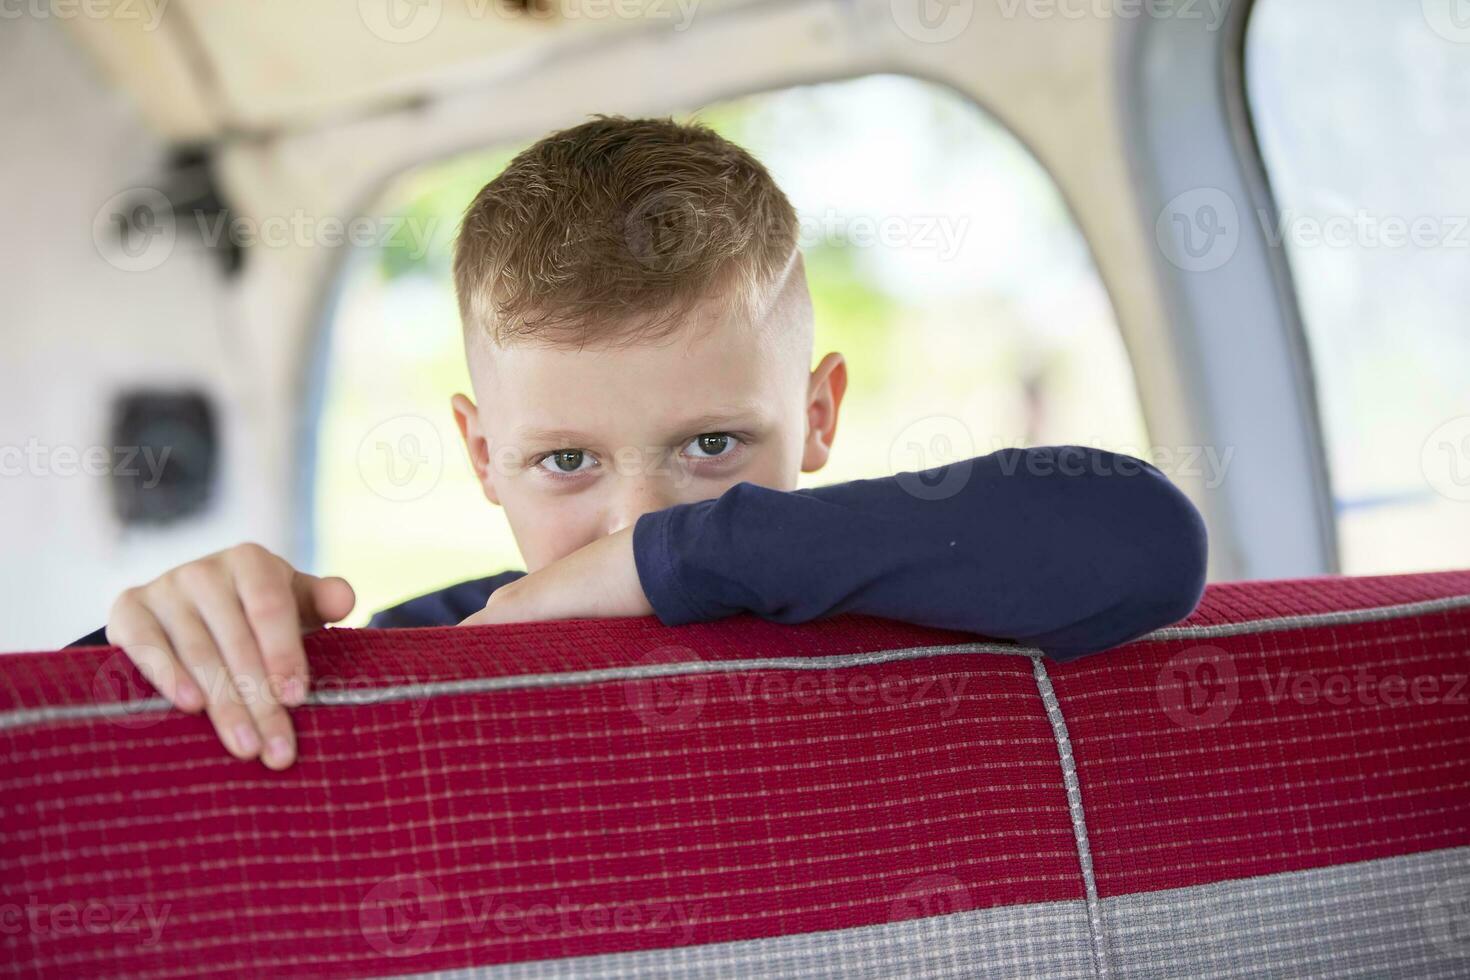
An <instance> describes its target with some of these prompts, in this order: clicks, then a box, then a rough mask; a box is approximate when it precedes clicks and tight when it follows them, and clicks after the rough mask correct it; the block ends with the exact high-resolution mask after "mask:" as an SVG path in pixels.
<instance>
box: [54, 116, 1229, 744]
mask: <svg viewBox="0 0 1470 980" xmlns="http://www.w3.org/2000/svg"><path fill="white" fill-rule="evenodd" d="M797 231H798V227H797V217H796V214H795V212H794V210H793V209H792V207H791V204H790V203H789V202H788V201H787V199H786V197H785V195H784V194H782V192H781V190H780V189H779V188H778V187H777V186H776V184H775V182H774V181H773V180H772V179H771V177H770V175H769V174H768V173H767V172H766V170H765V169H764V167H762V166H761V165H760V164H759V163H758V162H757V161H756V160H754V159H753V158H752V157H751V156H749V155H748V154H747V153H745V152H744V151H743V150H741V149H740V148H738V147H736V146H734V145H733V144H731V143H729V142H728V141H726V140H724V139H722V138H721V137H719V136H717V135H716V134H714V133H713V132H711V131H709V130H708V129H705V128H703V127H699V126H692V125H690V126H686V125H678V124H676V123H674V122H672V121H669V120H657V119H646V120H628V119H622V118H606V117H599V118H596V119H594V120H592V121H590V122H587V123H584V124H582V125H580V126H576V127H573V128H571V129H568V130H564V131H562V132H558V133H553V134H552V135H550V136H548V137H546V138H545V139H543V140H541V141H540V142H538V143H536V144H535V145H534V146H532V147H530V148H529V149H527V150H526V151H525V152H524V153H522V154H520V155H519V156H518V157H516V159H515V160H514V161H513V162H512V163H511V164H510V166H509V168H508V169H507V170H506V171H505V172H504V173H503V174H501V175H500V176H499V177H497V178H496V179H495V180H493V181H491V182H490V183H489V184H488V185H486V186H485V188H484V189H483V190H481V192H480V193H479V195H478V196H477V197H476V199H475V201H474V202H473V203H472V204H471V206H470V208H469V210H468V212H467V213H466V216H465V219H464V223H463V226H462V228H461V231H460V236H459V239H458V240H457V242H456V244H455V257H454V279H455V289H456V292H457V294H458V299H459V308H460V316H461V320H462V324H463V328H464V340H465V351H466V356H467V357H468V359H469V366H470V373H471V376H472V382H473V389H474V393H475V397H476V399H478V403H476V402H475V401H471V400H470V399H469V398H468V397H466V396H465V395H462V394H459V395H455V396H454V397H453V399H452V407H453V410H454V415H455V419H456V421H457V422H458V425H459V429H460V433H461V435H462V436H463V438H464V443H465V447H466V449H467V450H468V453H469V456H470V460H471V462H472V464H473V466H474V470H475V473H476V475H477V477H478V478H479V481H480V484H481V486H482V488H483V491H484V494H485V497H486V498H487V499H488V500H489V501H490V502H491V503H494V504H498V505H499V506H501V507H503V508H504V509H505V514H506V517H507V519H508V520H509V521H510V525H511V529H512V532H513V533H514V535H515V539H516V543H517V545H518V546H519V548H520V550H521V554H522V555H523V557H524V558H525V564H526V567H527V569H529V572H519V571H509V572H504V573H502V574H500V575H495V576H492V577H490V578H486V579H479V580H476V581H472V582H465V583H461V584H460V585H457V586H453V587H451V588H448V589H444V590H442V591H440V592H436V593H433V594H430V595H427V596H422V597H420V598H418V599H414V600H411V601H409V602H406V603H403V604H402V605H399V606H396V607H394V608H392V609H389V610H386V611H383V612H380V613H378V614H377V615H376V616H375V617H374V618H373V619H372V621H371V622H370V624H369V625H370V626H375V627H404V626H429V625H450V624H454V623H461V622H462V623H464V624H466V625H473V624H483V623H503V622H517V621H529V620H548V619H567V618H588V617H603V616H641V615H648V614H656V615H657V616H658V617H659V619H660V620H662V621H663V622H664V623H667V624H669V625H677V624H682V623H689V622H696V621H701V620H709V619H716V618H719V617H723V616H727V615H730V614H733V613H737V612H742V611H748V612H752V613H754V614H756V615H759V616H762V617H765V618H768V619H773V620H777V621H780V622H788V623H795V622H804V621H806V620H809V619H814V618H817V617H820V616H825V615H829V614H834V613H838V612H844V611H853V612H864V613H870V614H873V615H879V616H887V617H890V618H895V619H903V620H907V621H911V622H916V623H922V624H928V625H933V626H940V627H948V628H953V629H961V630H968V631H971V632H975V633H979V634H984V635H988V636H993V637H1001V638H1007V639H1014V640H1017V641H1020V642H1022V643H1026V644H1030V645H1034V646H1038V647H1040V648H1041V649H1042V650H1043V651H1044V652H1045V653H1046V654H1047V655H1048V656H1051V657H1053V658H1055V659H1062V660H1064V659H1071V658H1074V657H1078V656H1082V655H1084V654H1087V653H1091V652H1094V651H1097V650H1101V649H1105V648H1107V647H1110V646H1115V645H1117V644H1119V643H1122V642H1125V641H1127V640H1129V639H1132V638H1134V637H1136V636H1139V635H1141V634H1143V633H1146V632H1148V631H1150V630H1152V629H1155V628H1157V627H1160V626H1163V625H1166V624H1168V623H1171V622H1175V621H1177V620H1179V619H1182V618H1183V617H1185V616H1186V615H1188V614H1189V613H1190V611H1191V610H1192V609H1193V608H1194V606H1195V604H1196V603H1197V602H1198V600H1199V596H1200V594H1201V591H1202V589H1203V586H1204V570H1205V535H1204V525H1203V522H1202V521H1201V520H1200V517H1199V515H1198V513H1197V512H1196V511H1195V509H1194V507H1193V506H1192V505H1191V504H1190V503H1189V502H1188V501H1187V500H1186V499H1185V497H1184V496H1183V495H1182V494H1181V493H1180V492H1179V491H1178V490H1177V489H1175V488H1174V487H1173V485H1172V484H1170V483H1169V481H1168V480H1167V479H1165V478H1164V476H1163V475H1162V474H1161V473H1159V471H1158V470H1156V469H1154V468H1153V467H1152V466H1149V465H1148V464H1146V463H1143V462H1141V461H1139V460H1136V459H1133V458H1131V457H1127V456H1118V455H1115V454H1112V453H1106V452H1103V451H1101V450H1094V449H1086V448H1082V447H1075V446H1072V447H1050V448H1043V449H1030V450H1019V449H1011V450H1002V451H1000V452H996V453H992V454H991V455H989V456H984V457H980V458H977V459H971V460H962V461H960V462H957V463H952V464H950V465H948V466H943V467H935V468H933V469H930V470H926V471H924V472H922V473H902V474H899V475H897V476H895V477H889V478H886V479H873V480H856V481H852V482H849V483H842V484H835V485H829V486H826V487H820V488H815V489H810V490H794V489H793V488H794V486H795V484H796V479H797V475H798V473H799V472H812V471H815V470H819V469H821V468H822V466H823V465H824V464H825V463H826V461H827V457H828V454H829V453H830V452H831V447H832V441H833V438H834V436H835V433H836V428H837V415H838V410H839V408H840V406H841V403H842V398H843V394H844V392H845V390H846V387H847V369H846V364H845V362H844V360H843V358H842V355H841V354H837V353H829V354H827V355H826V356H825V357H824V358H823V359H822V360H821V362H820V363H819V364H818V365H817V366H816V368H815V369H811V370H809V365H810V364H811V359H812V353H813V351H812V344H813V339H812V326H813V324H812V309H811V302H810V298H809V295H808V292H807V285H806V279H805V272H804V269H803V265H802V258H801V254H800V252H799V251H798V249H797V248H796V239H797ZM353 603H354V597H353V593H352V590H351V588H350V586H348V584H347V583H346V582H345V581H343V580H342V579H340V578H317V577H315V576H312V575H306V574H304V573H301V572H298V571H296V570H294V569H292V568H291V567H290V566H289V565H288V564H287V563H286V562H285V561H284V560H282V559H281V558H279V557H276V556H275V555H272V554H271V553H270V552H268V551H266V550H265V549H263V548H260V547H259V546H256V545H240V546H238V547H235V548H231V549H228V550H226V551H223V552H219V553H217V554H214V555H210V556H208V557H206V558H203V559H200V560H198V561H195V562H190V563H189V564H186V565H183V566H181V567H179V568H177V569H174V570H172V571H170V572H168V573H166V574H164V575H163V576H161V577H159V578H158V579H156V580H154V581H153V582H151V583H149V584H147V585H145V586H142V587H139V588H133V589H129V590H127V591H126V592H124V593H123V594H122V596H121V597H120V598H119V599H118V600H117V602H116V604H115V605H114V606H113V608H112V611H111V613H110V615H109V617H108V622H107V626H106V627H105V630H103V631H99V632H98V633H97V634H93V635H92V636H89V637H86V638H84V639H83V640H80V641H78V643H88V642H95V643H101V642H110V643H114V644H117V645H119V646H121V647H122V648H123V649H124V650H125V651H126V653H127V655H128V656H129V657H131V658H132V659H133V661H134V662H135V663H136V664H137V665H138V667H139V669H140V670H142V671H143V672H144V674H145V675H146V676H147V677H148V678H149V680H150V681H151V682H152V683H153V684H154V685H155V686H156V687H157V688H158V689H159V691H160V692H161V693H162V694H163V695H164V697H166V698H167V699H168V700H169V701H170V702H172V703H173V704H174V705H176V706H177V707H179V708H180V709H181V710H183V711H188V712H197V711H199V710H206V711H208V713H209V717H210V720H211V722H212V723H213V725H214V727H215V729H216V731H217V732H218V733H219V735H220V738H221V740H222V741H223V742H224V744H225V746H226V747H227V748H228V749H229V751H230V752H231V753H233V754H234V755H235V756H237V757H238V758H241V759H250V758H254V757H257V756H259V757H260V758H261V759H262V761H263V762H264V763H265V764H266V765H267V766H269V767H271V768H274V769H281V768H284V767H286V766H288V765H290V764H291V762H292V761H293V759H294V757H295V742H294V736H293V733H292V728H291V724H290V719H289V716H288V715H287V713H286V710H285V708H288V707H295V706H297V705H299V704H301V703H302V702H303V700H304V699H305V698H306V685H307V681H308V677H307V665H306V659H305V656H304V654H303V648H302V642H301V634H302V632H303V631H304V630H311V629H316V628H319V627H322V626H324V625H326V624H327V623H330V622H335V621H337V620H339V619H341V618H343V617H344V616H346V615H347V614H348V613H349V612H350V611H351V609H352V606H353ZM103 633H105V640H104V636H103V635H102V634H103Z"/></svg>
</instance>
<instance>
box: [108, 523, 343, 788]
mask: <svg viewBox="0 0 1470 980" xmlns="http://www.w3.org/2000/svg"><path fill="white" fill-rule="evenodd" d="M355 602H356V596H355V595H354V594H353V591H352V587H351V586H350V585H348V584H347V582H346V581H344V580H343V579H340V578H317V577H315V576H312V575H304V574H302V573H299V572H297V571H296V570H295V569H293V568H291V566H290V565H289V564H287V563H286V561H285V560H284V559H282V558H280V557H278V556H276V555H274V554H271V552H269V551H267V550H266V549H264V548H262V547H260V546H259V545H253V544H246V545H240V546H238V547H235V548H230V549H228V550H226V551H222V552H218V553H216V554H213V555H210V556H208V557H206V558H202V559H199V560H198V561H194V562H190V563H189V564H187V565H182V566H180V567H179V568H176V569H174V570H172V571H170V572H168V573H166V574H165V575H162V576H160V577H159V578H157V579H155V580H154V581H153V582H150V583H149V584H148V585H146V586H143V587H141V588H135V589H129V590H127V591H126V592H124V593H123V594H122V596H120V597H119V599H118V601H117V602H116V603H115V604H114V606H113V610H112V612H111V614H110V615H109V617H108V624H107V638H108V641H109V642H111V643H115V644H116V645H118V646H121V647H122V648H123V650H124V652H125V653H126V654H127V656H128V657H129V659H131V660H132V661H133V663H134V664H136V665H137V667H138V669H139V670H140V671H141V672H142V673H143V674H144V676H145V677H147V678H148V680H149V681H150V682H151V683H152V684H153V686H154V687H156V688H157V689H158V690H159V692H160V693H161V694H162V695H163V696H164V697H165V698H167V699H168V700H169V701H170V702H171V703H172V704H174V705H175V706H176V707H178V708H179V709H180V710H183V711H189V712H197V711H199V710H201V709H203V710H205V711H206V712H207V713H208V715H209V719H210V721H211V723H212V724H213V725H214V728H215V730H216V731H217V732H218V733H219V737H220V741H221V742H223V743H224V745H225V747H226V748H227V749H229V751H230V752H231V753H232V754H233V755H235V756H236V757H237V758H240V759H251V758H255V757H256V756H260V758H261V760H262V761H263V762H264V763H265V764H266V765H267V766H269V767H271V768H273V769H284V768H286V767H287V766H289V765H291V764H292V762H294V761H295V758H296V739H295V733H294V731H293V728H292V725H291V718H290V715H289V714H288V713H287V711H286V708H287V707H295V706H297V705H299V704H302V703H303V702H304V701H305V700H306V692H307V686H308V684H309V683H310V672H309V668H308V664H307V660H306V651H305V648H304V645H303V643H302V638H301V634H302V631H303V629H305V630H312V629H317V628H320V627H321V626H323V625H325V624H326V623H329V622H334V621H336V620H339V619H342V618H343V617H345V616H346V615H347V614H348V613H350V612H351V611H352V607H353V605H354V603H355Z"/></svg>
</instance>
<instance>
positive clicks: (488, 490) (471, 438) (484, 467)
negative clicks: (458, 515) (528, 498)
mask: <svg viewBox="0 0 1470 980" xmlns="http://www.w3.org/2000/svg"><path fill="white" fill-rule="evenodd" d="M449 407H450V408H452V409H453V410H454V421H455V423H456V424H457V425H458V426H459V434H460V436H461V437H463V439H464V448H465V452H467V453H469V456H470V465H471V466H472V467H474V469H475V479H477V480H479V481H480V489H481V490H482V491H483V492H484V494H485V499H486V500H488V501H490V502H491V503H492V504H496V505H498V504H499V503H500V497H499V496H498V495H497V494H496V492H495V484H494V482H493V481H492V480H491V479H490V441H489V440H488V439H486V438H485V433H484V430H482V429H481V428H480V413H479V412H478V411H477V410H476V409H475V403H474V402H472V401H470V400H469V398H468V397H466V396H465V395H455V396H454V397H453V398H451V399H449Z"/></svg>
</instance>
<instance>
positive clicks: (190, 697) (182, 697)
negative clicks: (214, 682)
mask: <svg viewBox="0 0 1470 980" xmlns="http://www.w3.org/2000/svg"><path fill="white" fill-rule="evenodd" d="M203 703H204V698H203V696H202V695H201V694H200V693H199V688H197V687H195V686H193V685H192V684H184V685H182V686H180V688H179V706H180V707H182V708H185V709H189V710H192V709H194V708H197V707H199V706H200V705H201V704H203Z"/></svg>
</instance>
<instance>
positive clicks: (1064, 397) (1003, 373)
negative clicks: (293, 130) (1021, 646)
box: [313, 76, 1148, 623]
mask: <svg viewBox="0 0 1470 980" xmlns="http://www.w3.org/2000/svg"><path fill="white" fill-rule="evenodd" d="M694 116H695V117H696V118H698V119H700V120H702V121H704V122H705V123H707V124H709V125H711V126H712V127H714V128H715V129H717V130H718V131H720V132H721V133H723V134H724V135H726V136H728V137H730V138H731V139H733V140H735V141H736V142H738V143H740V144H741V145H743V146H745V147H746V148H748V149H749V150H751V151H752V152H753V153H754V154H755V155H756V156H757V157H759V158H760V159H761V160H762V161H764V162H765V164H766V165H767V166H768V167H769V168H770V169H771V171H772V173H773V175H774V176H775V178H776V180H777V181H778V182H779V183H780V185H781V186H782V187H783V189H784V190H785V191H786V193H787V195H788V196H789V197H790V198H791V200H792V202H793V203H794V204H795V205H796V207H797V209H798V210H799V211H800V213H801V218H802V246H803V250H804V252H805V255H806V261H807V269H808V275H809V279H810V283H811V288H812V292H813V301H814V305H815V312H816V324H817V326H816V350H815V352H814V361H813V363H814V364H815V359H820V358H821V357H822V356H823V355H824V354H825V353H826V352H827V351H830V350H838V351H841V352H842V353H843V354H844V355H845V356H846V357H847V360H848V369H849V387H848V392H847V397H846V400H845V401H844V404H843V409H842V418H841V422H840V424H839V426H838V440H837V444H836V446H835V448H834V453H833V458H832V460H831V461H830V463H829V464H828V466H827V467H826V468H824V469H823V470H821V471H820V472H818V473H812V474H803V475H802V481H801V485H802V486H815V485H820V484H824V483H829V482H835V481H841V480H849V479H856V478H860V477H871V476H881V475H886V474H890V473H894V472H899V471H902V470H912V469H920V468H924V467H927V466H933V465H939V464H940V463H944V462H949V461H951V460H953V459H959V458H964V457H966V456H972V455H979V454H982V453H987V452H991V451H993V450H995V449H998V448H1001V447H1003V446H1007V445H1020V444H1046V443H1060V442H1079V443H1089V444H1093V445H1100V446H1104V447H1108V448H1114V449H1119V450H1124V451H1130V452H1134V453H1136V454H1139V455H1147V452H1148V450H1147V441H1146V435H1145V431H1144V426H1143V422H1142V417H1141V412H1140V410H1139V403H1138V397H1137V393H1136V390H1135V387H1134V381H1133V376H1132V372H1131V369H1130V367H1129V364H1128V360H1127V357H1126V355H1125V352H1124V348H1123V345H1122V342H1121V340H1120V338H1119V335H1118V331H1117V327H1116V324H1115V321H1114V318H1113V313H1112V309H1111V307H1110V305H1109V302H1108V299H1107V296H1106V294H1105V292H1104V290H1103V288H1102V286H1101V284H1100V282H1099V278H1098V274H1097V271H1096V268H1095V267H1094V265H1093V263H1092V259H1091V257H1090V255H1089V253H1088V251H1087V248H1086V246H1085V244H1084V242H1083V240H1082V237H1081V235H1080V233H1079V232H1078V229H1077V228H1076V226H1075V223H1074V222H1073V220H1072V218H1071V216H1070V215H1069V213H1068V211H1067V210H1066V208H1065V206H1064V205H1063V203H1062V201H1061V198H1060V195H1059V194H1058V192H1057V189H1056V187H1055V186H1054V184H1053V183H1052V181H1051V179H1050V178H1049V177H1048V175H1047V174H1046V173H1045V172H1044V171H1043V170H1042V169H1041V168H1040V166H1039V165H1038V164H1037V163H1036V161H1035V160H1034V159H1033V158H1032V157H1031V156H1030V155H1029V154H1028V153H1027V152H1026V150H1025V149H1024V148H1023V147H1022V146H1021V145H1020V144H1019V143H1018V141H1017V140H1016V139H1015V138H1014V137H1012V136H1011V135H1010V134H1009V133H1008V132H1007V131H1006V130H1005V129H1003V128H1002V127H1000V126H999V125H998V124H997V123H996V122H995V121H994V120H993V119H991V118H990V117H989V116H987V115H986V114H985V113H984V112H982V111H981V110H979V109H978V108H977V107H976V106H974V105H973V104H971V103H970V102H968V101H966V100H964V99H963V98H961V97H960V96H958V95H956V94H955V93H953V92H952V91H950V90H948V89H945V88H942V87H939V86H936V85H933V84H931V83H927V82H922V81H918V80H915V79H912V78H907V77H900V76H872V77H867V78H861V79H856V80H849V81H842V82H834V83H830V84H821V85H812V86H802V87H797V88H791V89H786V90H782V91H777V92H770V93H764V94H761V95H755V96H750V97H745V98H740V99H737V100H733V101H728V102H722V103H719V104H716V105H711V106H707V107H704V108H703V109H701V110H700V111H698V112H696V113H695V114H694ZM516 149H518V148H514V147H512V148H504V149H501V150H497V151H495V152H487V153H482V154H476V155H472V156H469V157H465V158H461V159H455V160H452V161H449V162H442V163H436V164H433V165H430V166H426V167H423V168H422V169H419V170H417V171H414V172H412V173H408V174H405V175H404V176H403V177H402V178H401V179H399V180H398V181H396V182H395V184H394V185H393V186H392V187H391V188H390V189H389V190H388V191H387V192H386V193H385V195H384V197H383V200H382V201H381V204H380V208H379V210H380V211H381V212H383V213H390V214H394V215H401V216H402V217H403V218H404V225H405V232H404V234H403V235H401V236H400V239H401V242H400V244H397V245H394V246H392V247H388V248H380V249H373V250H363V251H360V252H359V253H357V255H356V256H355V259H354V261H353V262H352V263H351V264H350V266H349V267H348V268H347V270H346V271H345V273H344V280H343V282H342V283H341V284H340V286H339V289H340V293H339V296H340V299H339V302H338V304H337V308H336V311H335V313H334V315H333V320H332V322H331V324H330V341H329V345H328V352H327V355H326V358H327V359H326V363H325V365H324V367H325V373H324V384H325V389H324V391H323V395H322V413H321V420H320V426H319V431H318V436H317V443H316V453H317V455H316V461H315V465H316V475H317V479H316V485H315V501H314V514H315V519H314V528H315V552H316V554H315V561H314V562H313V564H314V566H315V567H316V568H317V569H318V570H320V571H323V572H331V573H334V574H341V575H345V576H347V577H348V578H349V579H350V581H352V582H353V584H354V585H355V586H356V587H357V590H358V595H359V606H358V611H357V613H356V614H355V619H354V620H353V622H355V623H360V622H362V621H364V620H365V619H366V617H367V615H368V614H369V613H370V612H371V611H374V610H377V609H380V608H383V607H384V606H385V605H389V604H392V603H393V602H396V601H399V600H401V599H404V598H407V597H409V596H412V595H416V594H419V593H422V592H425V591H428V590H431V589H434V588H438V587H441V586H444V585H447V584H450V583H452V582H456V581H461V580H463V579H467V578H472V577H477V576H483V575H489V574H492V573H495V572H499V571H501V570H503V569H507V568H522V567H524V565H523V564H522V562H521V559H520V556H519V554H518V552H517V551H516V548H515V544H514V541H513V540H512V538H511V534H510V530H509V526H508V524H507V523H506V522H505V520H504V519H503V517H502V516H501V515H500V513H499V511H498V509H497V508H495V507H493V506H491V505H489V504H487V503H486V502H485V500H484V499H483V497H482V496H481V495H480V492H479V489H478V487H477V485H476V484H475V481H474V478H473V476H472V474H471V471H470V468H469V464H468V462H467V461H466V460H465V458H464V452H463V449H462V447H461V445H460V441H459V435H458V432H457V430H456V428H455V425H454V421H453V417H452V416H451V414H450V410H449V396H450V395H451V394H452V393H453V392H456V391H468V390H469V378H468V374H467V372H466V369H465V366H464V363H463V354H462V352H461V348H460V334H459V326H458V320H457V315H456V311H455V301H454V295H453V290H452V285H451V282H450V278H449V257H450V243H451V241H452V238H453V234H454V231H455V227H456V223H457V222H458V220H459V217H460V215H461V214H462V213H463V211H464V208H465V206H466V205H467V204H468V202H469V201H470V200H471V198H472V197H473V196H474V194H475V192H476V191H478V190H479V188H480V187H481V185H482V184H484V183H485V182H486V181H487V180H489V179H490V178H492V177H493V176H494V175H495V174H496V173H497V172H498V171H499V170H500V168H502V167H504V166H505V164H506V163H507V162H508V161H509V160H510V158H511V156H512V155H513V153H514V151H515V150H516Z"/></svg>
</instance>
